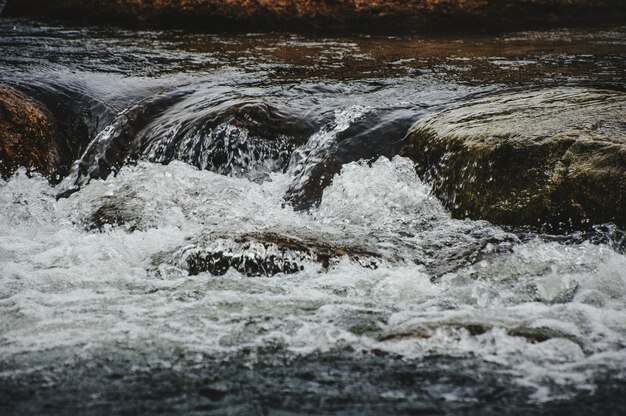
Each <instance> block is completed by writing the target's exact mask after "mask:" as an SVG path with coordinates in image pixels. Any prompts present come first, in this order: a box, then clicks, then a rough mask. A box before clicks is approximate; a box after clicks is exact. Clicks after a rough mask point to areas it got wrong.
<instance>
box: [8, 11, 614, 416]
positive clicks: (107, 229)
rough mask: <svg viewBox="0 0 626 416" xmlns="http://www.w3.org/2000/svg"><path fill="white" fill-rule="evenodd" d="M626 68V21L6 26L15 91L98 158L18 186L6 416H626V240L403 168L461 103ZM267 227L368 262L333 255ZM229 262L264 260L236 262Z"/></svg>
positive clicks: (604, 81) (12, 214)
mask: <svg viewBox="0 0 626 416" xmlns="http://www.w3.org/2000/svg"><path fill="white" fill-rule="evenodd" d="M625 62H626V27H608V28H596V29H571V30H566V29H561V30H551V31H536V32H523V33H512V34H502V35H484V36H467V35H465V36H460V35H459V36H456V37H454V36H451V37H436V38H434V37H427V36H416V35H403V36H390V37H384V36H367V35H362V36H350V37H328V36H326V37H325V36H321V35H318V36H313V35H292V34H285V33H274V34H272V33H270V34H254V33H252V34H220V35H214V34H205V33H187V32H182V31H167V32H161V31H129V30H121V29H107V28H97V27H90V28H85V27H79V28H77V27H71V26H62V25H44V24H41V23H39V22H29V21H23V20H8V19H0V82H2V83H8V84H10V85H13V86H15V87H17V88H19V89H22V90H23V91H25V92H27V93H29V94H31V95H32V96H34V97H37V98H38V99H40V100H41V101H42V102H44V103H45V104H46V105H47V106H48V107H49V108H50V110H51V111H52V112H53V113H54V114H55V116H57V117H58V118H59V119H60V120H61V121H62V123H61V124H62V125H61V127H62V129H63V132H64V134H65V136H64V137H65V140H66V143H65V144H64V145H65V151H66V153H68V154H70V156H71V160H76V162H75V163H74V164H73V166H72V167H71V168H70V166H69V165H68V167H67V169H66V172H65V173H63V175H65V174H67V177H65V178H62V177H58V178H56V179H53V181H52V184H51V183H50V182H49V181H48V180H47V179H45V178H43V177H41V176H38V175H36V174H35V175H26V172H25V171H24V170H20V171H18V172H17V173H16V174H15V175H14V176H13V177H12V178H11V179H10V180H9V181H7V182H3V183H0V413H2V414H30V413H33V414H104V413H115V414H118V413H120V414H216V415H218V414H219V415H222V414H280V415H288V414H354V415H357V414H358V415H362V414H439V413H446V414H458V413H472V414H473V413H482V414H502V413H503V412H508V413H513V414H522V413H523V414H529V413H536V412H542V413H546V412H555V413H560V412H562V413H565V412H567V413H568V414H594V413H600V412H602V413H604V414H623V413H624V412H625V411H626V399H625V397H626V396H625V393H626V366H625V365H624V363H625V362H626V249H625V247H626V243H625V239H624V234H623V232H622V231H620V230H617V229H615V228H614V227H613V226H611V225H606V226H602V227H598V228H597V230H596V231H595V232H593V233H586V234H571V235H565V236H550V235H541V234H536V233H533V232H532V231H528V230H516V229H504V228H501V227H497V226H494V225H491V224H489V223H488V222H485V221H472V220H458V219H452V218H451V217H450V214H449V213H448V212H447V211H446V210H445V209H444V208H443V207H442V205H441V204H440V203H439V202H438V201H437V200H436V199H435V198H434V197H433V196H431V194H430V192H429V190H430V188H429V184H428V183H423V182H421V181H420V179H419V178H418V177H417V176H416V174H415V172H414V170H413V166H412V162H410V161H409V160H408V159H404V158H402V157H399V156H396V153H397V145H398V143H399V142H400V141H401V140H402V138H403V136H404V133H405V132H406V130H407V129H408V128H409V127H410V125H411V124H412V123H413V122H414V121H416V120H418V119H419V118H421V117H424V116H425V115H428V114H431V113H432V112H434V111H436V110H439V109H442V108H446V107H447V106H450V105H452V104H455V103H459V102H462V101H463V100H465V99H468V98H469V97H474V96H476V95H480V94H485V93H489V92H492V91H499V90H505V89H524V88H537V87H538V86H545V87H554V88H564V87H568V86H573V85H575V86H580V85H585V86H603V87H607V86H608V87H611V88H620V89H623V88H626V64H625ZM251 235H265V236H268V235H269V236H282V237H278V238H284V239H290V240H289V241H297V242H299V243H298V244H300V243H302V242H304V243H302V244H318V245H324V244H326V245H334V246H341V247H344V248H346V251H348V252H350V250H352V251H351V253H353V254H354V253H358V254H355V255H348V256H338V257H331V258H329V259H326V261H325V262H322V263H319V262H318V261H317V260H316V259H315V258H314V256H307V255H303V254H302V253H300V252H298V250H295V251H281V250H280V249H279V248H277V247H278V246H276V245H272V244H269V245H268V244H263V243H262V242H259V241H260V240H259V241H256V242H255V241H252V242H250V241H247V240H246V238H249V237H246V236H251ZM274 238H276V237H274ZM257 240H258V239H257ZM246 241H247V242H246ZM294 244H295V243H294ZM216 253H217V254H219V255H222V256H226V255H227V256H230V257H229V258H230V259H235V258H237V259H239V260H238V261H240V262H241V263H240V267H238V266H236V265H235V263H233V261H234V260H233V261H231V262H230V263H220V267H217V266H216V264H214V263H211V264H210V265H209V264H208V263H207V262H208V260H206V259H207V258H215V257H211V256H213V255H215V254H216ZM298 253H300V254H298ZM270 255H271V256H274V257H272V258H273V259H274V260H273V263H272V262H270V263H271V264H270V263H263V261H265V260H263V259H267V258H268V256H270ZM202 256H204V257H202ZM207 256H208V257H207ZM197 259H204V260H203V262H200V261H199V260H197ZM259 259H260V260H259ZM260 263H263V264H262V265H261V266H260V267H256V268H251V267H252V266H250V265H258V264H260ZM278 263H279V264H278ZM276 264H278V265H277V266H276ZM209 266H210V267H209ZM267 267H270V268H271V267H275V269H268V268H267Z"/></svg>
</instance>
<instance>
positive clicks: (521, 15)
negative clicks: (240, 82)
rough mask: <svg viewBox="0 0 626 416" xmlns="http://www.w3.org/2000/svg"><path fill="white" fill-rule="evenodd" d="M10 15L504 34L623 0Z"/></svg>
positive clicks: (23, 4) (67, 5)
mask: <svg viewBox="0 0 626 416" xmlns="http://www.w3.org/2000/svg"><path fill="white" fill-rule="evenodd" d="M5 12H6V14H7V15H9V16H22V17H24V16H26V17H33V16H47V17H56V18H64V19H68V18H70V19H74V20H81V21H92V22H93V21H95V22H105V21H109V22H110V21H114V22H120V23H132V24H136V23H143V24H151V25H160V26H179V27H180V26H188V25H193V26H196V27H202V28H207V27H210V28H212V29H216V28H219V29H224V28H226V29H234V30H241V29H242V27H248V28H251V27H254V28H291V29H298V30H302V29H323V30H328V29H355V30H359V31H363V30H370V31H376V30H393V31H397V30H421V29H431V30H432V29H435V30H437V29H439V30H441V29H442V28H455V29H457V30H458V28H466V27H472V28H477V29H481V30H484V29H485V28H490V29H494V28H500V29H511V28H521V27H527V26H532V25H539V24H544V25H545V24H564V23H587V24H589V23H592V22H607V21H614V22H622V21H623V18H624V17H625V16H626V7H625V3H624V2H623V1H622V0H600V1H597V0H510V1H507V2H503V1H502V0H389V1H381V0H369V1H368V0H306V1H305V0H281V1H276V0H257V1H248V0H195V1H181V0H116V1H111V0H57V1H53V2H52V1H48V0H8V2H7V5H6V10H5Z"/></svg>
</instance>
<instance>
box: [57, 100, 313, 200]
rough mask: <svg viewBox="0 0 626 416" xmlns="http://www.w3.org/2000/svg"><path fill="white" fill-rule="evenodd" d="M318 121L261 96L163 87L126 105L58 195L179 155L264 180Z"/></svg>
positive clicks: (197, 163)
mask: <svg viewBox="0 0 626 416" xmlns="http://www.w3.org/2000/svg"><path fill="white" fill-rule="evenodd" d="M315 129H316V126H314V125H313V124H311V123H309V122H308V121H306V120H305V119H304V118H302V117H300V116H298V115H297V114H292V113H291V112H289V111H288V109H286V108H281V107H278V106H274V105H270V104H267V103H264V102H262V101H252V100H249V101H242V100H236V99H235V100H223V99H222V101H217V102H214V101H211V100H202V99H201V98H199V97H198V95H197V94H196V95H194V92H193V91H188V90H178V91H166V92H163V93H160V94H156V95H154V96H152V97H149V98H147V99H144V100H141V101H140V102H138V103H136V104H134V105H133V106H131V107H129V108H127V109H126V110H124V111H122V112H121V113H120V114H119V115H118V116H117V117H115V118H114V119H113V120H112V122H111V123H110V124H109V125H108V126H106V127H105V128H104V129H103V130H102V131H101V132H100V133H98V135H97V136H96V137H95V138H94V140H93V141H92V142H91V143H90V145H89V146H88V148H87V150H86V151H85V153H84V155H83V156H82V157H81V159H80V160H79V161H78V162H77V163H76V164H75V165H74V167H73V172H72V174H71V175H70V176H69V177H68V178H67V179H66V181H65V183H64V185H63V187H62V188H63V189H62V191H61V192H60V193H59V197H67V196H69V195H71V194H72V193H73V192H75V191H77V190H78V189H80V188H81V187H82V186H84V185H86V184H87V183H89V181H90V180H91V179H106V178H107V177H108V176H109V175H110V174H111V173H114V174H115V173H117V172H118V171H119V169H120V168H121V167H122V166H124V165H125V164H127V163H130V162H134V161H137V160H147V161H150V162H156V163H163V164H168V163H170V162H172V161H174V160H179V161H182V162H185V163H188V164H190V165H193V166H196V167H197V168H199V169H206V170H210V171H213V172H216V173H220V174H225V175H232V176H247V177H249V178H250V179H257V178H260V179H262V178H263V177H264V175H266V174H267V173H269V172H276V171H283V170H285V169H286V167H287V163H288V161H289V158H290V157H291V153H292V152H293V150H294V149H295V148H296V147H297V146H298V145H300V144H302V143H304V142H305V141H306V138H307V137H308V136H309V135H310V134H311V133H312V132H313V131H315Z"/></svg>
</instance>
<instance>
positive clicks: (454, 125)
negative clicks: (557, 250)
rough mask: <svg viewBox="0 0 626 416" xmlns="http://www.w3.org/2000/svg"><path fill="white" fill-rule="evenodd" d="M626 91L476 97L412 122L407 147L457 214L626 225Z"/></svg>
mask: <svg viewBox="0 0 626 416" xmlns="http://www.w3.org/2000/svg"><path fill="white" fill-rule="evenodd" d="M625 114H626V93H624V92H622V91H612V90H601V89H590V88H556V89H547V90H537V91H529V92H506V93H500V94H494V95H489V96H486V97H482V98H475V99H473V100H470V101H468V102H465V103H463V104H462V105H460V106H457V107H455V108H451V109H447V110H444V111H442V112H440V113H437V114H434V115H433V116H430V117H428V118H426V119H422V120H420V121H418V122H417V123H415V124H414V125H413V127H412V128H411V129H410V130H409V132H408V133H407V136H406V138H405V144H404V148H403V149H402V151H401V154H402V155H404V156H407V157H409V158H411V159H412V160H413V161H414V162H415V164H416V165H415V168H416V171H417V173H418V175H419V176H420V177H421V178H422V179H423V180H425V181H427V182H430V183H431V184H432V186H433V192H434V194H435V195H436V196H437V197H439V198H440V199H441V200H442V202H443V203H444V205H445V206H446V207H447V208H448V209H450V211H451V212H452V215H453V217H456V218H465V217H469V218H472V219H485V220H488V221H490V222H492V223H495V224H502V225H511V226H538V227H539V228H541V229H545V230H548V231H554V232H559V231H569V230H572V229H580V230H586V229H588V228H590V227H591V226H593V224H602V223H614V224H616V225H617V226H618V227H620V228H622V229H624V228H625V227H626V119H625V118H624V115H625Z"/></svg>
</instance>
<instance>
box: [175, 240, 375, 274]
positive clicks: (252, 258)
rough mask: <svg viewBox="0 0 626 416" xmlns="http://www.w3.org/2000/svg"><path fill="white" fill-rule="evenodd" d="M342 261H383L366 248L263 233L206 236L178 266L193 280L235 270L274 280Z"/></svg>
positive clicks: (183, 252)
mask: <svg viewBox="0 0 626 416" xmlns="http://www.w3.org/2000/svg"><path fill="white" fill-rule="evenodd" d="M341 257H347V258H349V259H351V260H352V261H355V262H357V263H359V264H361V265H362V266H364V267H369V268H376V267H377V264H378V262H379V261H380V255H379V254H377V253H375V252H373V251H371V250H369V249H367V248H365V247H358V246H347V245H346V246H344V245H341V244H333V243H327V242H325V241H322V240H315V239H307V238H297V237H292V236H287V235H282V234H277V233H272V232H259V233H249V234H242V235H237V236H234V237H225V236H213V235H210V236H205V237H203V238H200V239H199V240H198V241H196V242H194V243H193V244H190V245H188V246H186V247H183V248H181V249H180V250H179V251H178V252H177V253H175V254H174V258H175V260H174V263H175V264H176V265H177V266H179V267H181V268H182V269H184V270H187V271H188V272H189V275H192V276H193V275H197V274H199V273H202V272H209V273H211V274H213V275H216V276H221V275H223V274H224V273H226V272H227V271H228V270H229V269H231V268H232V269H235V270H237V271H239V272H240V273H243V274H245V275H246V276H274V275H276V274H278V273H284V274H292V273H297V272H299V271H300V270H303V269H304V265H305V264H307V263H308V264H319V265H321V267H323V268H328V267H329V266H330V265H331V264H332V263H333V262H334V261H337V260H338V259H340V258H341Z"/></svg>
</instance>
